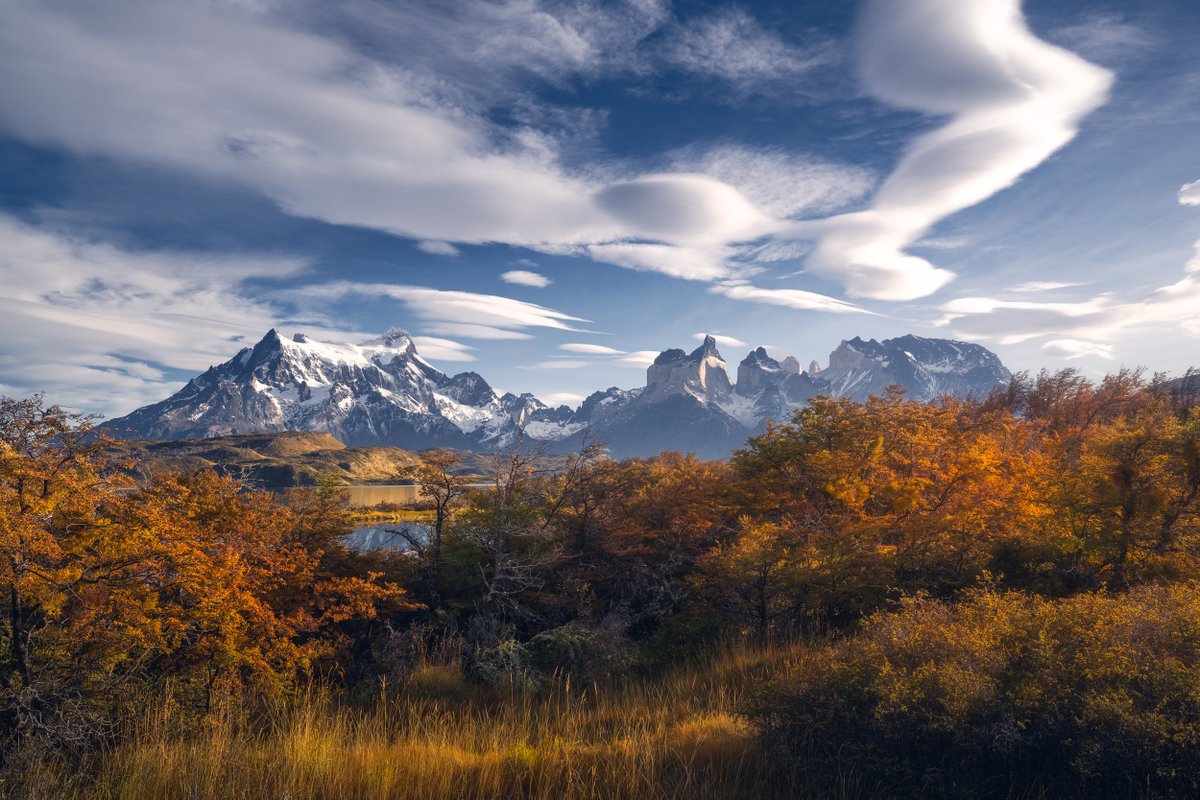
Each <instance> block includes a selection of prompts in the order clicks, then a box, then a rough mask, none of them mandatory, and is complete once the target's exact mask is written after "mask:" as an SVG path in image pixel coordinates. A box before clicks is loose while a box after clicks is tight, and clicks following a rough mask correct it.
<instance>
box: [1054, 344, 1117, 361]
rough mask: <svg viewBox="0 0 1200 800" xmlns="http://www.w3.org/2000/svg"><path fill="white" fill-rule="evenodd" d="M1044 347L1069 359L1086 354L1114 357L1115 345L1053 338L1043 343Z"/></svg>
mask: <svg viewBox="0 0 1200 800" xmlns="http://www.w3.org/2000/svg"><path fill="white" fill-rule="evenodd" d="M1042 349H1043V350H1046V351H1049V352H1050V353H1053V354H1055V355H1057V356H1059V357H1060V358H1063V359H1066V360H1068V361H1069V360H1070V359H1073V358H1083V357H1084V356H1099V357H1100V358H1112V357H1113V346H1112V345H1111V344H1100V343H1099V342H1085V341H1082V340H1080V339H1053V340H1051V341H1049V342H1046V343H1045V344H1043V345H1042Z"/></svg>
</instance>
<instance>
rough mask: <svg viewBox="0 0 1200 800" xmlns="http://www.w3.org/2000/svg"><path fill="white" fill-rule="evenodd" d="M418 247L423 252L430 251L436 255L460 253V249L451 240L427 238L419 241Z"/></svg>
mask: <svg viewBox="0 0 1200 800" xmlns="http://www.w3.org/2000/svg"><path fill="white" fill-rule="evenodd" d="M417 249H418V250H420V251H421V252H423V253H429V254H430V255H434V256H456V255H459V249H458V248H457V247H455V246H454V245H452V244H450V243H449V242H439V241H435V240H430V239H427V240H425V241H421V242H417Z"/></svg>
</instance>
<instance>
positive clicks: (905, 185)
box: [791, 0, 1112, 300]
mask: <svg viewBox="0 0 1200 800" xmlns="http://www.w3.org/2000/svg"><path fill="white" fill-rule="evenodd" d="M857 49H858V63H859V67H860V72H861V75H862V79H863V82H864V84H865V86H866V89H867V90H868V91H869V92H870V93H871V94H872V95H874V96H875V97H877V98H879V99H880V100H883V101H884V102H886V103H890V104H892V105H896V106H900V107H903V108H910V109H914V110H917V111H923V112H926V113H930V114H945V115H950V117H951V118H950V121H949V122H948V123H947V124H946V125H944V126H943V127H941V128H938V129H937V130H935V131H933V132H931V133H928V134H925V135H923V136H921V137H920V138H918V139H917V140H916V142H915V143H914V144H913V146H912V147H911V148H910V149H909V151H908V153H907V154H906V155H905V156H904V158H903V159H902V160H901V161H900V164H899V165H898V166H897V167H896V169H895V171H894V172H893V173H892V174H891V176H889V177H888V179H887V180H886V181H885V182H884V184H883V185H882V186H881V187H880V188H879V191H878V192H877V193H876V195H875V197H874V199H873V201H872V203H871V206H870V208H868V209H866V210H864V211H860V212H856V213H852V214H844V215H841V216H837V217H831V218H829V219H826V220H820V221H812V222H801V223H797V224H796V225H795V226H794V228H793V229H792V231H791V233H794V234H795V235H797V236H801V237H805V238H813V239H815V240H816V241H817V247H816V249H815V250H814V252H813V254H812V256H810V258H809V261H808V268H809V270H810V271H811V272H814V273H817V274H821V275H825V276H827V277H831V278H835V279H838V280H841V281H842V282H843V283H844V284H845V285H846V287H847V289H848V290H849V291H850V293H851V294H854V295H859V296H865V297H874V298H880V299H887V300H908V299H913V298H916V297H922V296H925V295H928V294H931V293H932V292H934V291H936V290H937V289H939V288H940V287H941V286H943V285H945V284H946V283H947V282H948V281H949V280H951V279H952V278H953V273H951V272H948V271H946V270H943V269H938V268H937V267H935V266H934V265H933V264H931V263H929V262H928V261H926V260H925V259H923V258H920V257H918V256H914V255H910V254H907V253H905V252H904V249H905V248H907V247H908V246H909V245H911V244H912V243H913V242H915V241H916V240H918V239H919V238H920V237H921V236H923V235H924V234H925V233H926V232H928V230H929V229H930V228H931V227H932V226H933V225H934V224H935V223H937V222H938V221H939V220H941V219H943V218H945V217H947V216H949V215H950V214H953V213H955V212H957V211H961V210H962V209H965V208H968V207H970V206H972V205H975V204H976V203H979V202H981V201H983V200H985V199H987V198H988V197H991V196H992V195H993V194H995V193H996V192H998V191H1000V190H1001V189H1004V188H1006V187H1008V186H1010V185H1012V184H1013V183H1014V182H1015V181H1016V180H1017V179H1018V178H1020V176H1021V175H1023V174H1024V173H1026V172H1028V171H1029V170H1031V169H1033V168H1034V167H1036V166H1037V165H1038V164H1040V163H1042V162H1043V161H1044V160H1046V158H1048V157H1049V156H1050V155H1051V154H1052V153H1054V151H1056V150H1058V149H1059V148H1060V147H1062V146H1063V145H1065V144H1066V143H1067V142H1069V141H1070V140H1071V139H1072V138H1074V136H1075V134H1076V132H1077V131H1078V126H1079V122H1080V120H1081V119H1082V118H1083V117H1084V116H1086V115H1087V114H1088V113H1090V112H1091V111H1093V110H1095V109H1096V108H1098V107H1099V106H1101V105H1102V104H1103V103H1104V102H1105V100H1106V98H1107V96H1108V89H1109V87H1110V85H1111V83H1112V74H1111V73H1110V72H1108V71H1107V70H1105V69H1102V68H1100V67H1097V66H1095V65H1093V64H1091V63H1089V62H1087V61H1084V60H1083V59H1082V58H1080V57H1079V56H1076V55H1075V54H1074V53H1071V52H1068V51H1066V50H1063V49H1062V48H1059V47H1056V46H1054V45H1051V44H1048V43H1047V42H1044V41H1042V40H1040V39H1038V38H1037V37H1035V36H1034V35H1033V34H1032V33H1031V32H1030V31H1029V28H1028V27H1026V25H1025V20H1024V18H1023V17H1022V15H1021V11H1020V4H1019V0H869V2H868V3H867V5H866V8H865V11H864V14H863V17H862V20H861V23H860V26H859V31H858V36H857Z"/></svg>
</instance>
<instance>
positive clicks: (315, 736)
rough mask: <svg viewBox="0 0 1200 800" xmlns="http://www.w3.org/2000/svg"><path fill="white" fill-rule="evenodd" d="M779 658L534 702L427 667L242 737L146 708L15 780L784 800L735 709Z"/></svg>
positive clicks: (50, 788) (467, 798)
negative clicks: (99, 743)
mask: <svg viewBox="0 0 1200 800" xmlns="http://www.w3.org/2000/svg"><path fill="white" fill-rule="evenodd" d="M780 660H781V657H780V656H779V655H778V654H767V655H763V654H755V653H740V654H735V655H731V656H727V657H725V658H724V659H722V660H720V661H719V662H717V663H715V664H713V665H711V666H710V667H708V668H706V669H704V670H699V671H687V672H682V673H680V674H678V675H675V676H672V677H669V678H666V679H662V680H646V681H636V682H632V683H630V684H626V685H624V686H621V687H614V688H603V687H590V688H588V689H587V690H586V691H580V690H579V689H578V687H575V688H572V687H570V685H569V681H563V682H561V683H560V684H559V685H557V686H556V687H554V688H553V689H552V690H550V691H546V692H542V693H539V694H537V695H533V694H530V693H528V692H523V691H516V690H514V691H512V692H509V693H506V695H505V696H496V695H489V696H483V695H480V694H479V693H477V692H474V691H473V690H471V689H470V688H469V687H467V686H465V685H463V683H462V682H461V679H460V677H459V676H458V675H457V674H455V672H454V670H453V669H452V668H446V667H436V666H430V667H425V668H422V669H421V670H419V671H417V672H416V673H414V676H413V678H412V679H411V680H410V683H409V685H408V686H406V687H403V688H402V689H400V690H399V691H391V690H386V689H385V690H384V691H383V692H381V694H380V696H379V698H378V699H377V700H376V701H374V702H372V703H368V704H365V707H362V708H350V707H346V706H344V705H341V704H338V703H336V702H335V701H333V700H331V699H330V698H329V697H327V696H325V695H322V694H319V693H317V694H313V695H310V696H308V697H306V698H304V699H303V700H300V701H296V702H293V703H290V704H288V705H287V706H286V707H281V708H279V709H277V710H276V711H275V712H273V713H272V714H270V715H269V721H268V722H267V723H266V724H263V725H259V726H257V727H256V728H251V727H248V726H246V725H244V724H242V723H241V722H240V721H239V719H238V717H237V715H236V714H233V713H228V714H217V715H215V716H214V717H213V718H212V719H210V720H209V722H208V724H207V727H206V729H205V730H203V731H202V732H201V733H199V734H193V735H191V736H188V737H181V736H179V735H178V734H177V733H176V728H177V726H176V724H175V718H174V715H173V712H172V710H171V709H170V708H164V707H158V708H155V709H153V710H151V711H148V712H147V714H146V716H145V719H144V720H143V721H142V722H141V723H140V725H139V726H138V730H137V732H136V734H135V735H134V736H133V737H132V739H131V740H130V741H129V742H127V743H126V744H124V745H121V746H118V747H115V748H113V749H111V750H109V751H107V752H104V753H102V754H99V755H97V756H96V757H95V758H94V759H93V763H92V764H91V766H90V767H89V766H85V767H84V768H82V769H78V768H73V767H72V768H68V767H65V766H64V765H62V764H61V763H57V762H54V761H53V760H48V759H47V760H42V761H39V762H35V763H34V764H32V765H30V767H29V768H28V769H27V770H26V771H25V775H24V779H23V781H22V783H23V784H24V788H23V794H21V795H20V796H22V797H28V798H30V799H31V800H34V798H36V799H37V800H41V798H46V799H47V800H48V798H63V799H64V800H66V799H67V798H75V799H76V800H85V799H86V800H91V799H92V798H122V799H127V800H135V798H136V800H144V799H145V798H188V799H189V800H232V799H233V798H239V799H241V798H245V799H246V800H249V799H250V798H254V799H255V800H258V799H259V798H278V799H279V800H283V798H292V799H295V800H299V799H300V798H318V799H323V798H329V799H330V800H333V799H334V798H337V800H352V799H354V798H362V800H366V799H367V798H372V799H373V798H395V800H404V799H406V798H412V799H413V800H418V799H419V800H440V799H442V798H445V799H446V800H449V799H450V798H454V800H483V799H484V798H538V799H544V800H575V799H577V798H607V799H610V800H624V799H628V800H656V799H658V798H662V799H663V800H665V799H666V798H713V799H714V800H715V799H716V798H769V797H772V796H782V797H786V796H792V795H791V793H790V792H788V791H786V790H785V787H783V786H780V785H779V781H778V780H773V779H772V771H771V769H770V764H769V760H768V759H767V758H765V756H764V755H763V753H762V751H761V750H760V748H759V746H758V742H757V740H756V738H755V737H754V735H753V733H752V731H751V730H750V728H749V726H748V725H747V724H746V722H745V721H744V720H743V719H742V718H741V717H740V716H739V714H738V713H737V712H738V708H739V707H740V705H741V703H742V702H743V700H744V699H745V694H746V692H747V691H748V690H749V688H750V685H751V682H752V678H753V676H755V675H756V674H759V673H761V672H762V671H763V670H764V669H767V668H769V666H770V665H771V664H772V663H777V662H778V661H780Z"/></svg>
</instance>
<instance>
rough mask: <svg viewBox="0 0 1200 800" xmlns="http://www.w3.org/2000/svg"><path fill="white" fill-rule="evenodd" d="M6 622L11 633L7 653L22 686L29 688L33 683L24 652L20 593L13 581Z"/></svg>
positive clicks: (27, 659) (23, 628)
mask: <svg viewBox="0 0 1200 800" xmlns="http://www.w3.org/2000/svg"><path fill="white" fill-rule="evenodd" d="M8 621H9V627H10V629H11V631H12V635H11V637H10V642H9V653H10V655H11V656H12V662H13V669H14V671H16V673H17V674H18V675H20V676H21V683H22V685H23V686H24V687H29V686H30V685H31V684H32V683H33V680H32V676H31V675H30V673H29V656H28V654H27V653H26V652H25V627H24V624H23V620H22V613H21V593H20V591H19V590H18V589H17V584H16V581H15V580H14V581H13V584H12V587H11V588H10V591H9V605H8Z"/></svg>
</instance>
